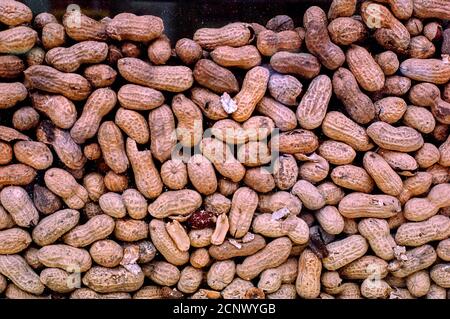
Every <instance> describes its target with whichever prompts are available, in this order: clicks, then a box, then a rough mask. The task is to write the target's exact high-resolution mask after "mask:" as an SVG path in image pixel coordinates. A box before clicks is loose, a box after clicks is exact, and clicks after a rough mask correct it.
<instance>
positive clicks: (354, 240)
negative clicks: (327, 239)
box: [322, 235, 369, 270]
mask: <svg viewBox="0 0 450 319" xmlns="http://www.w3.org/2000/svg"><path fill="white" fill-rule="evenodd" d="M326 247H327V250H328V256H327V257H326V258H324V259H322V264H323V267H325V268H326V269H327V270H336V269H339V268H342V267H343V266H345V265H347V264H349V263H351V262H352V261H354V260H356V259H358V258H360V257H362V256H363V255H364V254H365V253H366V251H367V249H368V248H369V245H368V244H367V241H366V240H365V239H364V237H362V236H360V235H351V236H349V237H347V238H345V239H342V240H338V241H335V242H332V243H330V244H328V245H327V246H326Z"/></svg>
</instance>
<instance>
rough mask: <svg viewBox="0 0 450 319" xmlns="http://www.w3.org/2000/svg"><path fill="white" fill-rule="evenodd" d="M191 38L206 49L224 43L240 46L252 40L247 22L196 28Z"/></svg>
mask: <svg viewBox="0 0 450 319" xmlns="http://www.w3.org/2000/svg"><path fill="white" fill-rule="evenodd" d="M193 39H194V41H195V42H197V43H198V44H199V45H200V46H201V47H202V48H204V49H207V50H214V49H215V48H217V47H219V46H224V45H227V46H231V47H241V46H244V45H246V44H248V43H249V42H250V41H251V40H252V32H251V27H250V25H248V24H245V23H231V24H227V25H226V26H224V27H222V28H202V29H198V30H197V31H196V32H195V34H194V38H193Z"/></svg>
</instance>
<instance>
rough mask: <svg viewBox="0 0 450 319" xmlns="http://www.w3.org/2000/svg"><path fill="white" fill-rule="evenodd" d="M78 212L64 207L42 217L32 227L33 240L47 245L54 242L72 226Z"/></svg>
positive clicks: (76, 222) (74, 223) (74, 224)
mask: <svg viewBox="0 0 450 319" xmlns="http://www.w3.org/2000/svg"><path fill="white" fill-rule="evenodd" d="M79 218H80V213H79V212H78V211H76V210H73V209H64V210H60V211H57V212H55V213H53V214H52V215H50V216H48V217H45V218H43V219H42V220H41V221H40V222H39V224H37V225H36V227H35V228H34V229H33V232H32V236H33V241H34V242H35V243H36V244H38V245H39V246H47V245H50V244H53V243H54V242H56V241H57V240H58V239H59V238H61V237H62V236H63V235H64V234H65V233H67V232H68V231H70V230H71V229H72V228H74V227H75V226H76V225H77V224H78V221H79Z"/></svg>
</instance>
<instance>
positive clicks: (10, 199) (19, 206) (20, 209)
mask: <svg viewBox="0 0 450 319" xmlns="http://www.w3.org/2000/svg"><path fill="white" fill-rule="evenodd" d="M0 202H1V204H2V206H3V208H5V210H6V211H8V212H9V214H10V215H11V217H12V219H13V220H14V222H15V223H16V224H17V225H18V226H21V227H30V226H35V225H36V224H37V223H38V221H39V213H38V211H37V210H36V207H35V206H34V204H33V202H32V201H31V199H30V197H29V196H28V194H27V192H26V191H25V189H23V188H22V187H19V186H8V187H5V188H3V189H2V191H1V192H0Z"/></svg>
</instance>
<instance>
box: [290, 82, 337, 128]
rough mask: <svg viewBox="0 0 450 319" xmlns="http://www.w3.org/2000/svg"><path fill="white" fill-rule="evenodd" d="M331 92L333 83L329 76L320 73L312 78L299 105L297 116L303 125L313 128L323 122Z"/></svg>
mask: <svg viewBox="0 0 450 319" xmlns="http://www.w3.org/2000/svg"><path fill="white" fill-rule="evenodd" d="M331 94H332V85H331V80H330V78H329V77H328V76H326V75H319V76H317V77H316V78H314V80H312V82H311V84H310V86H309V87H308V90H307V91H306V93H305V95H304V96H303V97H302V100H301V101H300V104H299V105H298V107H297V112H296V116H297V120H298V122H299V123H300V126H301V127H303V128H305V129H307V130H312V129H315V128H317V127H319V126H320V125H321V124H322V121H323V119H324V117H325V114H326V112H327V108H328V103H329V102H330V98H331Z"/></svg>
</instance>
